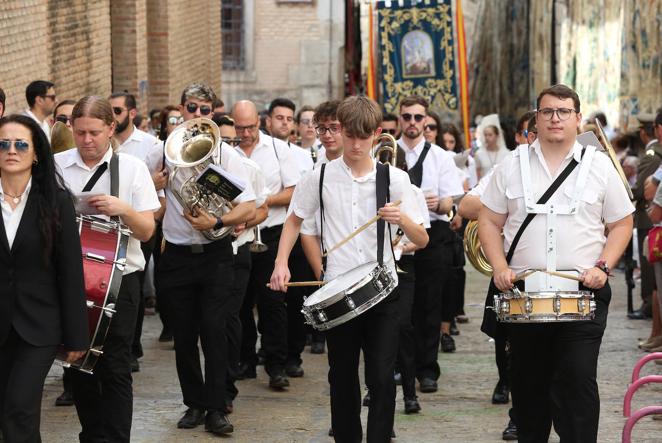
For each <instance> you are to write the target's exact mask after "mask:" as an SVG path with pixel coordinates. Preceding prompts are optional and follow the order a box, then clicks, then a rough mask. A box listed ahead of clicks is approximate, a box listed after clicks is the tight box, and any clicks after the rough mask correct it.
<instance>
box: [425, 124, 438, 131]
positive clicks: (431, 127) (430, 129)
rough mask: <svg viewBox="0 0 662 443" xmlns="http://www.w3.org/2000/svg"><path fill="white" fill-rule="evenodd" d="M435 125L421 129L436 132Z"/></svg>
mask: <svg viewBox="0 0 662 443" xmlns="http://www.w3.org/2000/svg"><path fill="white" fill-rule="evenodd" d="M437 127H438V126H437V125H425V126H423V129H425V130H426V131H436V130H437Z"/></svg>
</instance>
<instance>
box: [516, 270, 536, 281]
mask: <svg viewBox="0 0 662 443" xmlns="http://www.w3.org/2000/svg"><path fill="white" fill-rule="evenodd" d="M536 272H538V271H537V270H535V269H531V270H529V271H524V272H522V273H521V274H517V275H516V276H515V278H514V279H513V280H512V282H513V283H515V282H518V281H520V280H524V279H525V278H527V277H528V276H529V275H531V274H535V273H536Z"/></svg>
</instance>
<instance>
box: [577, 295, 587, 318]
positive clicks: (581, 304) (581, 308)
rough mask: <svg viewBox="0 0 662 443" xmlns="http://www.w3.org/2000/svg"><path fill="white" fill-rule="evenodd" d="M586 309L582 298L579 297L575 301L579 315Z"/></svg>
mask: <svg viewBox="0 0 662 443" xmlns="http://www.w3.org/2000/svg"><path fill="white" fill-rule="evenodd" d="M585 309H586V302H585V301H584V297H580V298H578V299H577V310H578V311H579V312H580V313H582V314H583V313H584V310H585Z"/></svg>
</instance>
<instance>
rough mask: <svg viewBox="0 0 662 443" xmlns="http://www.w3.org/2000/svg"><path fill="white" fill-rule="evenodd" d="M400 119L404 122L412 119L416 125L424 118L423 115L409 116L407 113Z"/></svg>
mask: <svg viewBox="0 0 662 443" xmlns="http://www.w3.org/2000/svg"><path fill="white" fill-rule="evenodd" d="M400 117H401V118H402V119H403V120H404V121H406V122H410V121H411V119H412V118H413V119H414V120H415V121H416V123H420V122H422V121H423V119H424V118H425V115H423V114H409V113H406V114H402V115H401V116H400Z"/></svg>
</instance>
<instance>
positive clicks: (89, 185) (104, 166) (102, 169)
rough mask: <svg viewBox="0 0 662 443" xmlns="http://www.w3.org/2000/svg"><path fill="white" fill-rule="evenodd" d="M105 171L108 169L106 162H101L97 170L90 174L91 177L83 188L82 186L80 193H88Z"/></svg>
mask: <svg viewBox="0 0 662 443" xmlns="http://www.w3.org/2000/svg"><path fill="white" fill-rule="evenodd" d="M106 169H108V162H103V163H102V164H100V165H99V167H98V168H97V170H96V171H94V174H92V177H90V179H89V180H88V181H87V183H85V186H83V189H82V192H90V191H91V190H92V188H93V187H94V185H96V184H97V182H98V181H99V178H100V177H101V174H103V173H104V172H106Z"/></svg>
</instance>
